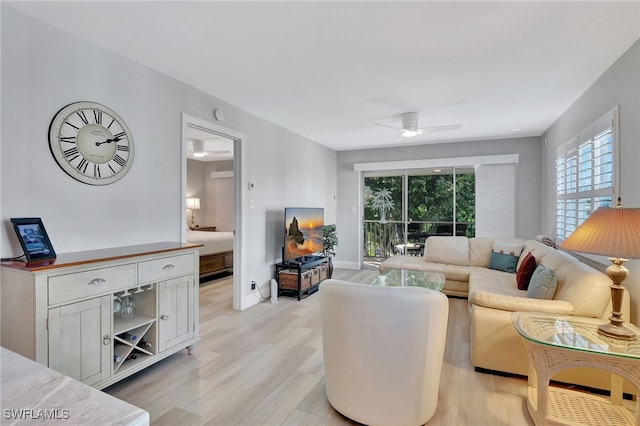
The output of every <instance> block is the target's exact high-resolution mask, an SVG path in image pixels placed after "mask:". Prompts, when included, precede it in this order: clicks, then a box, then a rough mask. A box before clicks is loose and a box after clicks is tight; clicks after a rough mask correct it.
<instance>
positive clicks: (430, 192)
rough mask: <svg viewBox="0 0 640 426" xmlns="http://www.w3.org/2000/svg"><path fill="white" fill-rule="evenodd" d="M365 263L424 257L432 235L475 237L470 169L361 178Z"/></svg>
mask: <svg viewBox="0 0 640 426" xmlns="http://www.w3.org/2000/svg"><path fill="white" fill-rule="evenodd" d="M363 187H364V191H363V194H364V200H363V201H364V242H363V243H364V259H363V263H364V264H365V265H370V266H376V265H377V264H379V263H380V262H381V261H383V260H384V259H386V258H388V257H389V256H393V255H397V254H408V255H417V256H420V255H422V254H423V253H424V243H425V240H426V239H427V238H428V237H430V236H433V235H458V236H461V235H466V236H473V235H475V174H474V168H473V167H468V168H459V167H455V168H453V167H451V168H446V169H444V168H443V169H438V168H430V169H408V170H401V171H385V172H366V173H365V174H364V181H363Z"/></svg>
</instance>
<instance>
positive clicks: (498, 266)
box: [489, 252, 519, 274]
mask: <svg viewBox="0 0 640 426" xmlns="http://www.w3.org/2000/svg"><path fill="white" fill-rule="evenodd" d="M518 259H519V257H518V256H511V255H510V254H503V253H496V252H491V258H490V259H489V269H495V270H498V271H503V272H510V273H512V274H515V273H516V268H517V267H518Z"/></svg>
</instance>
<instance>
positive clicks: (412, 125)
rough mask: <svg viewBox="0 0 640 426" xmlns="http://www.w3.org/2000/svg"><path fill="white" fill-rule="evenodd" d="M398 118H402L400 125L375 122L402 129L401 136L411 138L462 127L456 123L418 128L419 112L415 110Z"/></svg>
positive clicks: (379, 124) (383, 125)
mask: <svg viewBox="0 0 640 426" xmlns="http://www.w3.org/2000/svg"><path fill="white" fill-rule="evenodd" d="M400 118H401V119H402V127H395V126H389V125H387V124H381V123H376V124H377V125H378V126H382V127H388V128H390V129H395V130H402V136H403V137H405V138H412V137H415V136H418V135H428V134H430V133H436V132H446V131H448V130H457V129H459V128H460V127H462V124H460V123H458V124H446V125H444V126H431V127H423V128H418V119H419V114H418V113H417V112H405V113H404V114H402V115H401V116H400Z"/></svg>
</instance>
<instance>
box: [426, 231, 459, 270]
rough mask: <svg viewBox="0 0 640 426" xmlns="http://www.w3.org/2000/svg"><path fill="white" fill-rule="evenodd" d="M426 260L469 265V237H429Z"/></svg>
mask: <svg viewBox="0 0 640 426" xmlns="http://www.w3.org/2000/svg"><path fill="white" fill-rule="evenodd" d="M424 260H425V261H427V262H435V263H444V264H449V265H460V266H469V239H468V238H467V237H438V236H434V237H429V238H427V241H426V242H425V245H424Z"/></svg>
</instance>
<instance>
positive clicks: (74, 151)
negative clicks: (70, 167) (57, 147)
mask: <svg viewBox="0 0 640 426" xmlns="http://www.w3.org/2000/svg"><path fill="white" fill-rule="evenodd" d="M62 153H63V154H64V156H65V157H66V158H67V159H68V161H73V160H75V159H76V158H77V156H78V155H80V154H78V148H76V147H73V148H69V149H66V150H64V151H63V152H62Z"/></svg>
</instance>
